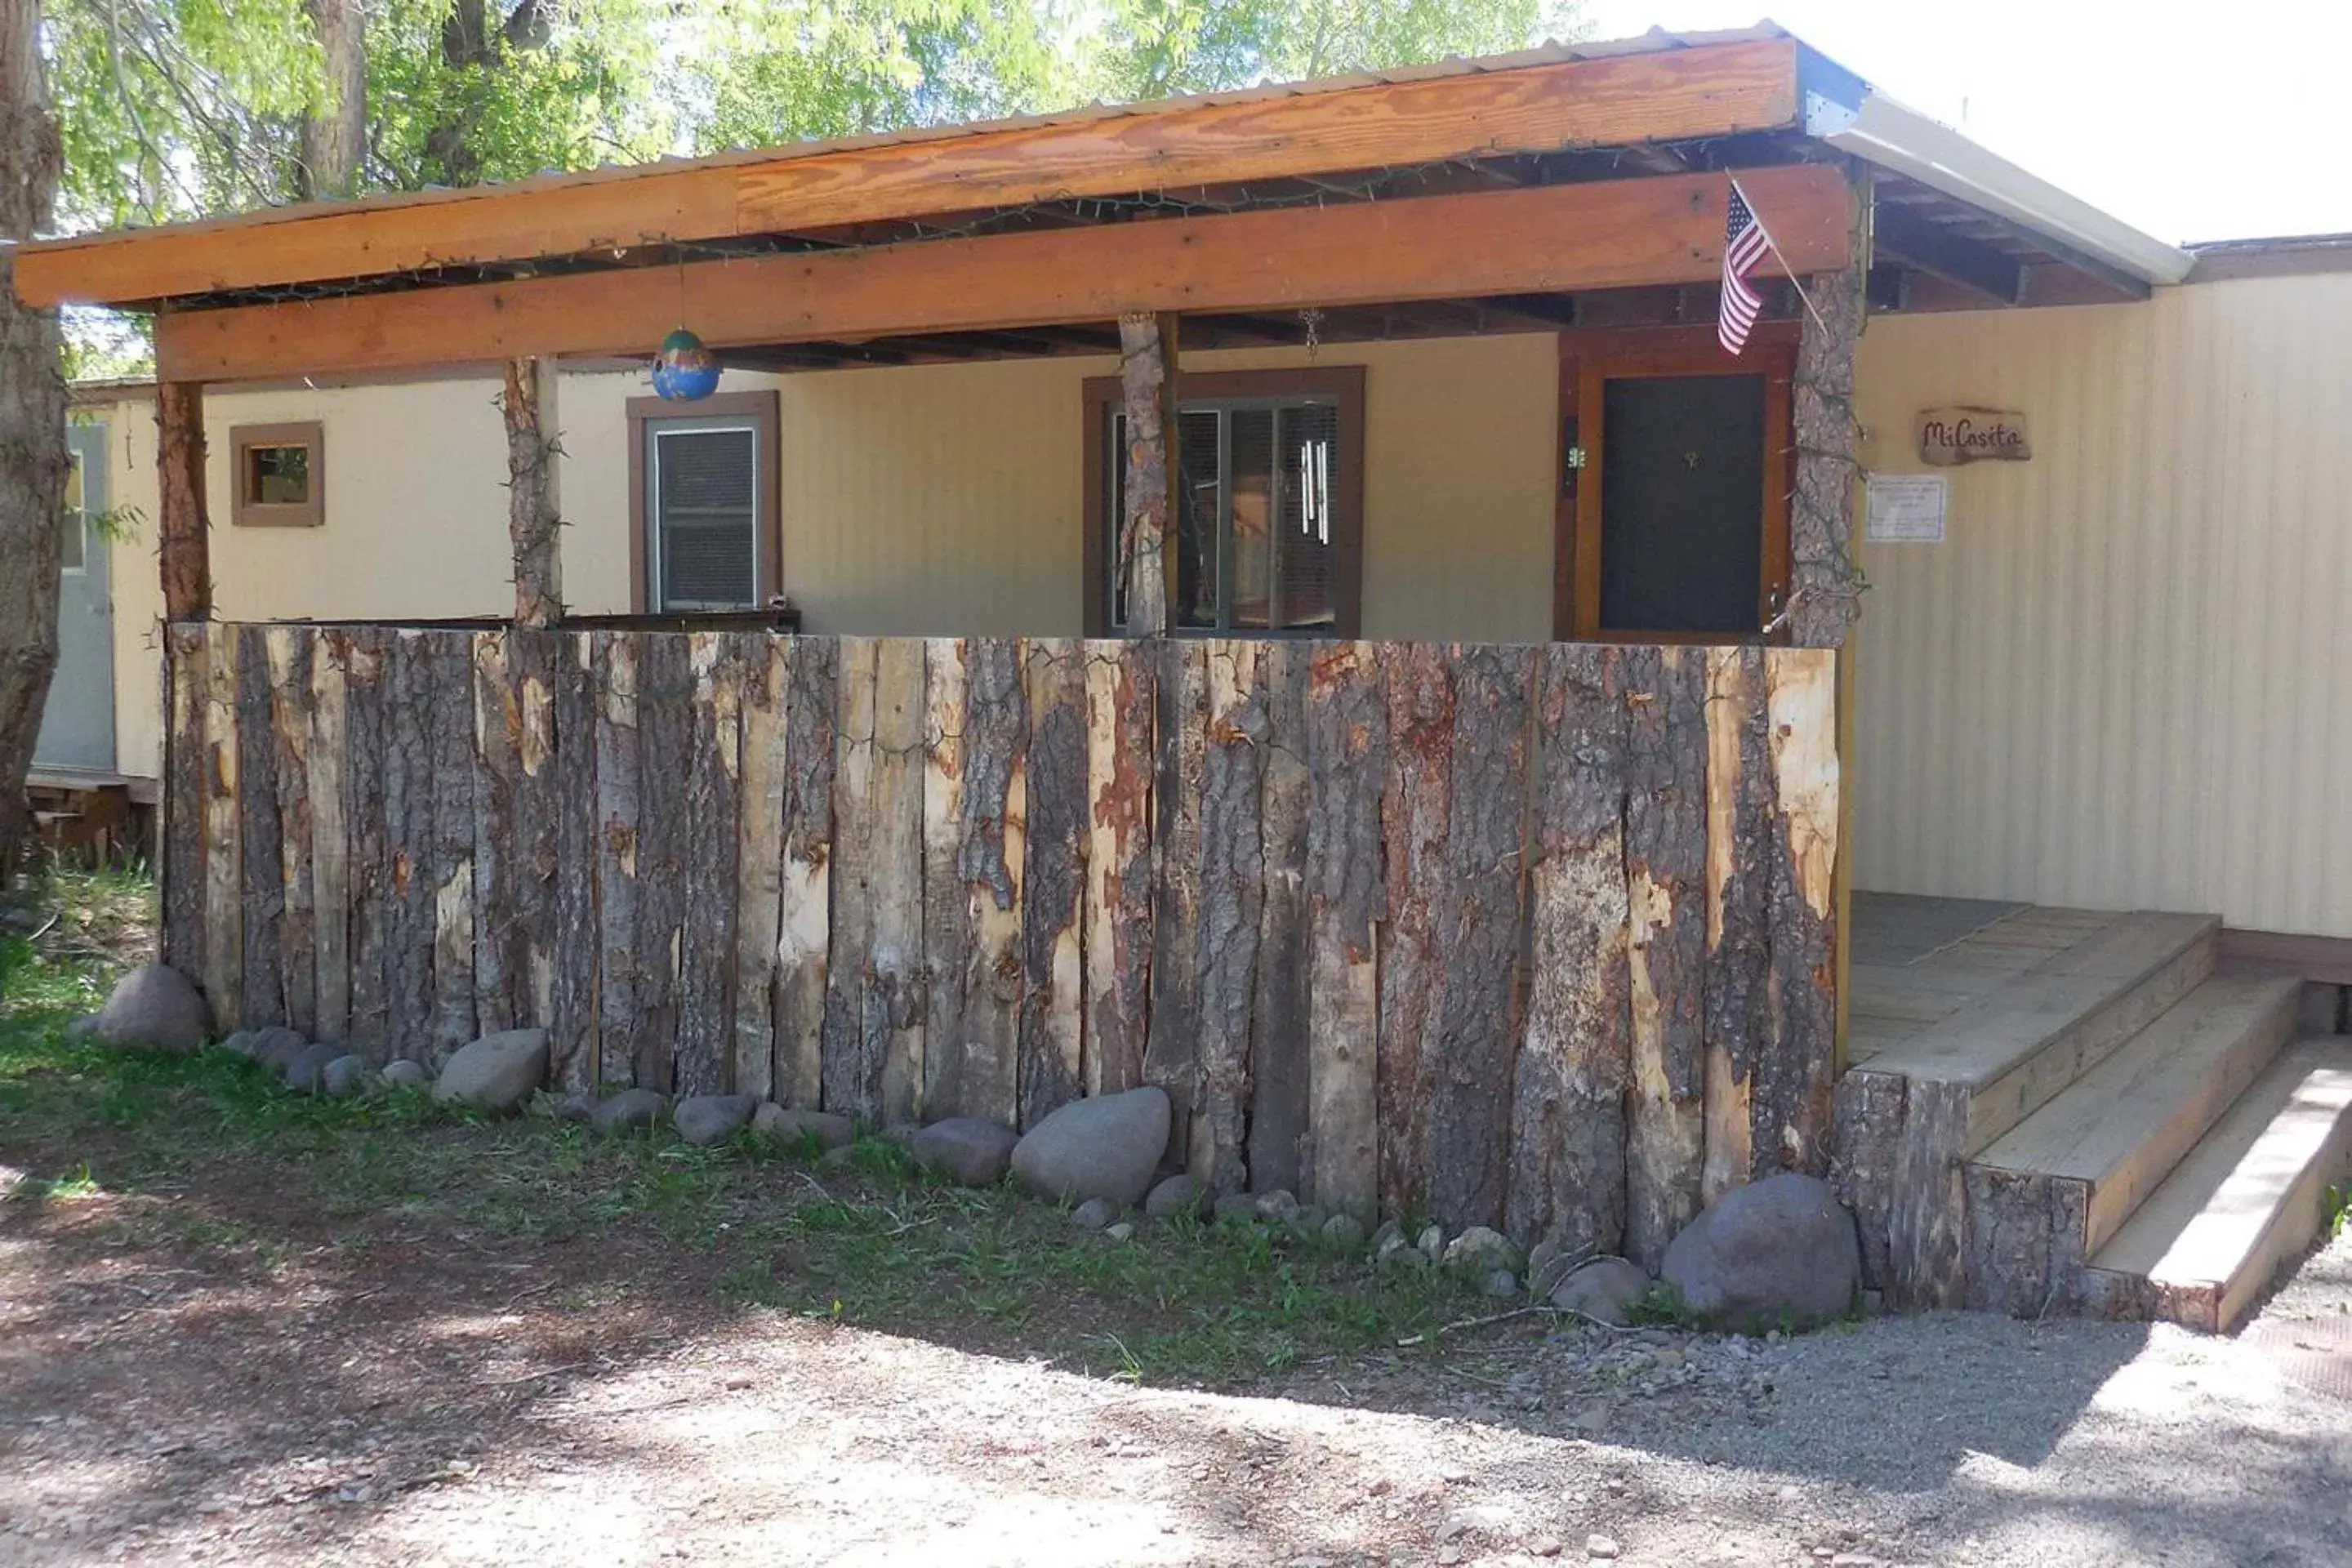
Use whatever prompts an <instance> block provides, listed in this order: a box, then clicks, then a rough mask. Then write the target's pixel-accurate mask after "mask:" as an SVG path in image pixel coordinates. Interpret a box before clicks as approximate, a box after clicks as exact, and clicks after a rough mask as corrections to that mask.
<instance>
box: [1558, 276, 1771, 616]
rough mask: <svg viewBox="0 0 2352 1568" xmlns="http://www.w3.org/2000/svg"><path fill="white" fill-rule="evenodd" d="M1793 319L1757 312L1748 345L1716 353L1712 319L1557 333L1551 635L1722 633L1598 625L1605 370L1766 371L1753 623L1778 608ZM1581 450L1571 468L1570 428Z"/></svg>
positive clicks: (1622, 373) (1651, 372) (1719, 348)
mask: <svg viewBox="0 0 2352 1568" xmlns="http://www.w3.org/2000/svg"><path fill="white" fill-rule="evenodd" d="M1796 369H1797V328H1796V323H1794V322H1793V321H1759V322H1758V323H1757V325H1756V329H1755V331H1752V332H1751V333H1749V334H1748V352H1747V353H1743V354H1740V355H1738V356H1737V357H1735V356H1733V355H1731V354H1727V353H1724V352H1723V345H1722V344H1720V343H1718V342H1716V337H1715V328H1714V327H1713V326H1711V325H1710V326H1705V327H1645V328H1628V329H1625V330H1623V331H1567V332H1562V333H1560V334H1559V417H1560V427H1559V437H1560V438H1559V439H1557V440H1556V441H1555V442H1554V445H1555V447H1557V448H1558V451H1557V453H1556V457H1555V460H1556V461H1557V462H1558V463H1559V484H1558V485H1557V486H1556V487H1555V489H1554V490H1553V495H1554V497H1555V498H1556V499H1555V501H1554V513H1553V565H1552V636H1553V637H1555V638H1558V639H1559V640H1561V641H1575V642H1715V641H1719V640H1721V637H1720V634H1716V633H1704V632H1696V633H1695V632H1653V631H1642V630H1639V629H1635V628H1631V627H1620V628H1617V629H1614V630H1610V631H1603V630H1602V629H1601V445H1602V440H1601V407H1602V400H1601V390H1602V384H1603V383H1605V382H1606V381H1608V380H1609V379H1610V378H1611V377H1612V376H1636V375H1640V376H1664V375H1740V374H1748V375H1753V374H1757V373H1758V372H1759V371H1760V372H1762V374H1763V375H1764V435H1765V440H1764V498H1763V499H1764V514H1763V515H1764V551H1763V563H1762V571H1761V574H1760V576H1761V584H1760V587H1761V595H1760V601H1759V604H1758V605H1757V606H1756V623H1757V625H1758V626H1766V625H1769V623H1770V621H1771V619H1772V617H1773V616H1775V615H1777V614H1779V613H1780V605H1781V604H1782V602H1783V600H1784V598H1785V596H1786V595H1787V593H1788V588H1789V498H1790V469H1791V462H1790V458H1791V457H1792V455H1793V454H1794V452H1795V449H1796V444H1797V436H1796V423H1795V414H1794V398H1793V395H1792V393H1791V390H1790V387H1791V383H1792V382H1793V381H1794V380H1795V377H1796ZM1570 429H1573V430H1574V432H1575V439H1574V441H1573V443H1572V444H1573V445H1574V446H1576V447H1580V448H1581V449H1582V451H1583V453H1584V466H1583V467H1582V468H1570V466H1569V460H1568V449H1569V447H1570V445H1571V442H1570V440H1568V439H1567V438H1566V437H1567V435H1568V432H1569V431H1570Z"/></svg>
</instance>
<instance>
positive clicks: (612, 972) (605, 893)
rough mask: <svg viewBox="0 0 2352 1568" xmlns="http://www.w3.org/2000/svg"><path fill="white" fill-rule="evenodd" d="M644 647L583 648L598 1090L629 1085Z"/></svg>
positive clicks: (609, 641) (600, 636) (634, 1021)
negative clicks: (591, 743)
mask: <svg viewBox="0 0 2352 1568" xmlns="http://www.w3.org/2000/svg"><path fill="white" fill-rule="evenodd" d="M644 646H645V640H644V639H643V638H642V637H638V636H637V635H635V634H634V633H630V632H596V633H594V634H593V636H592V637H591V638H590V643H589V647H590V651H591V657H592V658H593V660H594V669H593V673H592V675H591V679H589V681H588V682H587V685H588V689H589V694H590V696H591V698H592V699H593V707H594V717H595V726H596V728H595V755H596V771H595V789H596V795H595V800H596V844H595V852H596V918H597V927H598V941H597V971H596V1065H595V1073H594V1077H595V1079H597V1080H598V1081H599V1082H603V1083H635V1082H636V1081H637V1077H636V1075H637V1036H638V1032H639V1029H638V987H639V985H640V984H641V975H640V971H641V969H642V968H643V965H642V964H641V963H639V959H638V947H637V882H638V877H637V872H638V847H637V825H638V822H639V820H640V818H641V816H642V813H641V811H640V807H639V801H638V795H637V780H638V772H639V769H638V747H637V679H638V673H639V672H638V668H637V664H638V655H639V653H640V652H641V651H642V649H643V648H644ZM646 1087H651V1086H650V1085H648V1086H646Z"/></svg>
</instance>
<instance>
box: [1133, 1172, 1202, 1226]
mask: <svg viewBox="0 0 2352 1568" xmlns="http://www.w3.org/2000/svg"><path fill="white" fill-rule="evenodd" d="M1208 1197H1209V1189H1208V1188H1207V1187H1206V1186H1205V1185H1203V1184H1202V1181H1201V1178H1200V1177H1198V1176H1196V1175H1193V1174H1192V1173H1191V1172H1189V1171H1179V1172H1178V1173H1176V1174H1174V1175H1172V1176H1171V1177H1169V1178H1168V1179H1167V1180H1166V1181H1164V1182H1161V1183H1160V1184H1158V1185H1157V1186H1155V1187H1153V1188H1152V1189H1151V1191H1150V1192H1149V1193H1147V1194H1144V1199H1143V1212H1144V1215H1146V1216H1147V1217H1148V1218H1151V1219H1174V1218H1175V1217H1176V1216H1177V1215H1180V1214H1189V1215H1197V1214H1199V1213H1200V1212H1201V1211H1202V1209H1204V1208H1206V1207H1207V1206H1208Z"/></svg>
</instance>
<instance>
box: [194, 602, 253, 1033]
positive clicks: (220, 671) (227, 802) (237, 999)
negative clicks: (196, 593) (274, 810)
mask: <svg viewBox="0 0 2352 1568" xmlns="http://www.w3.org/2000/svg"><path fill="white" fill-rule="evenodd" d="M237 655H238V648H237V637H236V628H235V627H234V626H221V625H218V624H215V625H213V626H208V627H206V628H205V731H204V734H205V974H204V987H205V1001H206V1002H208V1003H209V1004H211V1006H212V1014H213V1027H214V1028H215V1030H216V1031H218V1032H219V1033H221V1034H226V1033H228V1032H229V1031H230V1030H232V1029H235V1028H236V1027H238V1026H240V1025H242V1024H243V1022H244V1018H245V1008H244V1000H243V987H244V979H245V943H244V935H245V908H244V900H243V898H242V896H241V893H242V889H241V888H240V885H239V884H240V880H241V878H242V876H243V872H244V858H243V855H242V852H241V850H240V848H239V846H238V842H237V826H238V824H237V793H238V789H239V786H240V785H241V784H242V782H243V773H242V771H241V769H240V766H239V763H240V753H239V749H238V745H237V662H238V659H237Z"/></svg>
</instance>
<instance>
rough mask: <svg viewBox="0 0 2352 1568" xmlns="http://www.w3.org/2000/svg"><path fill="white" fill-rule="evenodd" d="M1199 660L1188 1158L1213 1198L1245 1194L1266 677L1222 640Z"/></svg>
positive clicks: (1260, 896)
mask: <svg viewBox="0 0 2352 1568" xmlns="http://www.w3.org/2000/svg"><path fill="white" fill-rule="evenodd" d="M1205 653H1206V657H1207V659H1208V689H1209V712H1208V728H1207V730H1206V731H1204V733H1203V737H1202V760H1201V884H1200V922H1201V938H1200V965H1201V971H1200V973H1201V1013H1200V1017H1201V1026H1200V1036H1199V1047H1198V1048H1199V1065H1198V1068H1197V1078H1196V1079H1195V1081H1196V1083H1197V1085H1198V1089H1197V1090H1196V1092H1197V1096H1198V1098H1197V1099H1196V1100H1194V1102H1193V1116H1192V1142H1191V1158H1190V1161H1189V1167H1190V1169H1191V1170H1192V1173H1193V1174H1194V1175H1196V1176H1199V1177H1200V1178H1201V1179H1202V1180H1203V1181H1205V1182H1207V1183H1208V1184H1209V1185H1210V1186H1212V1187H1213V1188H1215V1189H1216V1190H1217V1191H1219V1192H1233V1191H1239V1190H1241V1189H1242V1188H1244V1187H1245V1186H1247V1185H1249V1184H1250V1183H1249V1171H1248V1169H1247V1166H1246V1162H1245V1158H1244V1156H1245V1154H1246V1152H1247V1151H1246V1148H1245V1142H1244V1132H1245V1130H1246V1127H1247V1121H1248V1113H1249V1106H1250V1079H1249V1068H1250V1016H1251V1013H1252V1011H1253V1010H1254V1008H1255V1004H1256V1001H1257V956H1258V921H1259V920H1260V919H1261V917H1262V915H1263V912H1264V905H1265V845H1264V840H1263V838H1262V836H1261V829H1260V826H1259V801H1258V796H1259V792H1260V790H1261V789H1262V787H1263V785H1264V783H1265V740H1266V731H1267V722H1268V721H1267V718H1266V690H1265V668H1264V664H1263V660H1262V659H1261V658H1260V657H1259V653H1260V649H1259V645H1258V644H1257V643H1255V642H1253V641H1249V640H1247V639H1244V638H1239V637H1235V638H1231V639H1221V640H1219V641H1215V642H1212V643H1210V644H1209V645H1208V646H1207V647H1206V649H1205Z"/></svg>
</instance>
